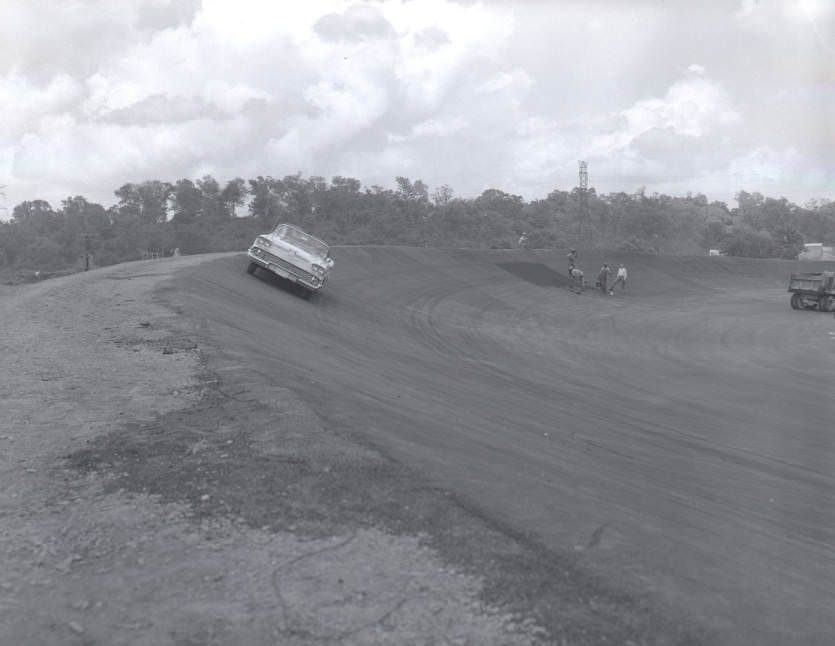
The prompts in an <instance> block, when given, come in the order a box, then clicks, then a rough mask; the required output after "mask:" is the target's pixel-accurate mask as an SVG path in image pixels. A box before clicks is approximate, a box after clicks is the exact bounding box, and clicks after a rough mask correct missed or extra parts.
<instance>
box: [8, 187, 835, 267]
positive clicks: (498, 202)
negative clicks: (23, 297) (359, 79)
mask: <svg viewBox="0 0 835 646" xmlns="http://www.w3.org/2000/svg"><path fill="white" fill-rule="evenodd" d="M114 195H115V197H116V199H117V202H116V203H115V204H114V205H113V206H111V207H110V208H105V207H103V206H102V205H101V204H97V203H95V202H91V201H89V200H87V199H86V198H84V197H82V196H80V195H79V196H75V197H68V198H67V199H65V200H62V202H61V204H60V206H59V207H58V208H53V206H52V205H50V204H49V203H48V202H46V201H44V200H32V201H25V202H22V203H20V204H18V205H16V206H15V207H14V209H13V211H12V217H11V219H10V220H9V221H8V222H0V269H2V270H4V271H6V273H8V272H9V271H16V270H17V271H42V272H54V271H60V270H70V269H78V268H81V267H82V265H83V264H86V263H89V262H91V261H92V263H94V264H95V265H108V264H113V263H118V262H123V261H127V260H136V259H140V258H143V257H148V256H150V255H160V256H165V255H171V254H172V253H173V252H174V250H175V249H177V250H179V252H180V253H183V254H192V253H205V252H214V251H231V250H236V249H240V250H243V249H245V248H246V247H247V246H248V245H249V243H250V242H251V241H252V239H253V238H254V237H255V235H257V234H258V233H263V232H264V231H267V230H271V229H272V228H273V227H274V226H275V225H276V224H278V223H280V222H292V223H295V224H297V225H299V226H301V227H302V228H304V229H306V230H308V231H310V232H311V233H313V234H314V235H317V236H319V237H321V238H322V239H323V240H326V241H327V242H328V243H330V244H334V245H336V244H359V245H361V244H371V245H377V244H381V245H411V246H432V247H471V248H510V247H513V246H515V244H516V241H517V240H518V238H519V236H520V234H521V233H522V232H526V233H527V235H528V238H529V240H530V245H531V246H532V247H534V248H566V247H583V248H591V247H598V248H607V249H622V250H629V251H636V252H644V253H665V254H704V253H707V251H708V250H709V249H718V250H720V251H721V252H722V253H725V254H728V255H733V256H750V257H760V258H796V257H797V255H798V253H799V252H800V251H801V250H802V249H803V243H804V242H824V243H830V242H832V241H833V240H835V202H832V201H811V202H809V203H807V204H806V205H804V206H798V205H796V204H793V203H792V202H789V201H788V200H786V199H785V198H771V197H764V196H763V195H761V194H760V193H748V192H745V191H741V192H739V193H738V194H737V195H736V202H737V205H736V206H734V207H732V208H730V207H729V206H728V205H727V204H726V203H724V202H718V201H713V202H709V201H708V199H707V198H706V197H705V196H704V195H702V194H697V195H695V196H694V195H690V194H688V195H687V196H685V197H673V196H669V195H664V194H658V193H654V194H652V195H647V194H646V192H645V191H644V190H638V191H636V192H634V193H623V192H619V193H609V194H601V195H598V194H597V192H596V191H595V190H594V189H593V188H592V189H589V190H588V191H587V193H586V195H585V198H586V199H585V203H586V205H587V206H586V207H585V208H584V207H583V202H584V200H583V199H582V197H583V196H582V194H581V193H580V189H577V188H575V189H573V190H570V191H563V190H554V191H552V192H551V193H549V194H548V195H547V196H546V197H544V198H542V199H536V200H531V201H526V200H524V199H523V198H522V197H521V196H519V195H513V194H511V193H506V192H504V191H501V190H498V189H487V190H485V191H484V192H483V193H481V195H479V196H478V197H475V198H461V197H457V196H456V195H455V194H454V191H453V189H452V188H451V187H449V186H447V185H443V186H440V187H437V188H435V189H434V190H430V187H429V186H427V185H426V184H425V183H424V182H422V181H421V180H414V181H412V180H411V179H409V178H407V177H398V178H396V187H395V188H393V189H390V188H384V187H382V186H376V185H375V186H370V187H364V186H363V185H362V184H361V182H360V181H359V180H356V179H353V178H349V177H341V176H335V177H332V178H331V179H330V180H327V179H325V178H323V177H317V176H311V177H305V176H303V175H302V174H300V173H298V174H295V175H287V176H285V177H283V178H275V177H270V176H258V177H256V178H254V179H248V180H244V179H242V178H235V179H232V180H230V181H228V182H226V183H225V184H223V185H221V184H220V183H219V182H218V181H217V180H215V179H214V178H213V177H211V176H209V175H207V176H205V177H203V178H201V179H199V180H196V181H192V180H189V179H181V180H178V181H177V182H175V183H170V182H163V181H159V180H150V181H145V182H142V183H129V184H125V185H123V186H122V187H120V188H119V189H118V190H116V191H115V192H114Z"/></svg>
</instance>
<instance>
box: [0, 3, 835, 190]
mask: <svg viewBox="0 0 835 646" xmlns="http://www.w3.org/2000/svg"><path fill="white" fill-rule="evenodd" d="M662 4H663V3H662ZM668 4H669V3H668ZM766 4H767V5H768V6H765V5H766ZM589 5H591V6H589ZM830 6H835V3H823V2H818V1H817V0H814V1H813V0H803V2H799V0H798V1H796V2H794V3H793V4H791V3H789V0H785V1H784V2H783V3H782V4H777V5H775V4H774V3H764V2H761V3H756V2H743V3H741V4H734V5H733V6H730V7H729V6H728V5H727V4H725V3H721V5H720V3H714V4H710V3H708V4H707V5H706V6H705V7H701V6H700V7H699V8H698V9H696V8H694V9H686V10H685V9H682V10H681V11H678V10H673V9H672V8H670V7H667V8H664V7H659V6H658V3H634V4H632V5H630V6H629V7H628V10H627V8H625V5H623V4H622V3H614V2H612V3H586V4H583V3H568V4H565V3H559V5H557V4H556V3H531V4H529V5H525V6H524V7H522V6H521V5H519V4H518V3H515V4H514V3H491V2H453V1H450V0H421V2H414V1H409V0H386V1H382V0H367V1H364V2H363V1H353V0H309V1H308V2H305V3H280V2H264V1H263V0H203V2H202V3H197V2H196V0H43V1H42V2H37V3H35V2H25V1H24V0H11V1H9V2H4V3H0V99H2V100H3V103H4V106H5V111H4V116H3V126H4V127H3V129H2V130H1V131H0V184H6V185H8V188H7V189H6V193H7V195H8V201H9V203H10V204H11V205H14V204H16V203H17V202H19V201H22V200H23V199H35V198H45V199H50V200H52V201H55V200H59V199H61V198H62V197H66V195H67V194H70V193H73V194H75V193H80V192H83V193H87V194H88V197H90V198H91V199H96V200H99V201H103V202H105V203H107V204H109V203H112V192H113V190H115V189H116V188H118V187H119V186H120V185H121V184H122V183H124V182H126V181H142V180H144V179H154V178H156V179H168V180H176V179H179V178H181V177H194V175H193V174H194V173H205V172H206V169H214V172H216V173H223V175H221V176H218V179H219V180H221V181H222V180H223V179H225V178H228V177H231V176H234V175H242V176H253V175H257V174H270V175H278V176H280V175H282V174H287V173H294V172H296V171H302V172H303V173H307V174H316V175H324V176H329V175H331V174H343V175H352V176H355V177H357V178H358V179H360V180H362V181H363V182H365V183H380V184H387V185H391V183H392V181H393V177H395V176H396V175H403V174H410V175H412V176H413V177H415V178H416V177H420V178H421V179H423V180H424V181H427V182H428V183H430V184H431V185H438V184H444V183H445V184H449V185H451V186H453V188H455V190H456V193H457V194H459V195H468V194H472V193H474V192H478V191H480V190H482V189H483V188H487V187H495V188H501V189H503V190H507V191H510V192H516V193H522V194H524V195H527V196H528V197H537V196H541V195H542V194H547V192H550V191H551V190H553V189H554V188H558V187H562V188H570V187H571V186H574V185H575V183H576V173H577V169H576V163H577V160H578V159H588V160H589V161H590V162H591V172H590V178H591V183H592V185H595V186H596V187H597V188H598V190H600V191H606V190H620V189H621V188H626V187H629V186H631V187H635V186H638V185H641V184H645V185H648V186H651V185H652V184H653V182H655V184H656V185H658V186H662V185H663V186H668V187H675V186H685V185H686V187H687V189H686V190H694V191H698V190H701V189H700V187H699V186H698V182H699V181H704V182H705V183H706V184H707V185H709V186H711V187H714V186H715V187H717V190H720V189H721V190H724V191H726V195H727V194H729V193H732V192H733V191H735V190H738V189H737V188H736V187H735V183H737V182H740V181H743V180H744V181H746V182H751V183H752V186H751V187H750V188H752V189H753V190H756V187H755V186H753V184H755V183H756V182H769V181H771V182H773V181H777V180H771V179H769V178H770V177H771V176H772V175H773V174H774V172H777V171H776V170H775V169H776V168H782V169H783V171H782V172H783V175H782V177H783V178H784V180H780V181H785V182H788V181H792V182H795V183H796V185H797V186H798V187H800V188H799V189H798V190H801V191H802V190H805V189H804V188H803V187H808V186H811V184H810V183H814V186H815V187H816V188H814V190H815V191H818V190H823V189H822V188H821V187H825V186H826V183H827V181H828V182H829V186H830V187H833V186H835V182H833V177H835V167H833V165H832V162H831V161H829V157H828V156H827V155H826V151H827V150H829V148H831V146H827V145H826V142H827V141H828V138H831V136H832V133H835V130H833V129H832V128H829V127H828V119H829V116H828V115H829V112H827V110H826V107H827V106H828V105H829V103H827V98H828V94H827V90H826V88H828V87H829V86H830V85H831V81H832V66H831V58H830V54H829V53H828V52H827V51H826V50H825V49H824V48H822V47H821V46H820V44H819V39H816V38H815V33H816V34H818V35H819V36H821V35H826V34H828V33H831V31H830V30H831V29H832V18H833V15H832V14H833V11H832V10H831V9H830V8H829V7H830ZM737 8H738V9H739V11H738V12H737V13H738V18H739V19H737V20H734V19H732V15H733V12H734V11H735V10H736V9H737ZM786 12H789V13H786ZM791 12H794V13H791ZM789 14H791V15H789ZM781 17H782V18H786V17H790V18H793V17H796V18H798V19H797V20H794V19H792V20H782V21H780V20H778V19H779V18H781ZM682 24H687V26H688V30H687V31H686V32H685V31H682V30H681V25H682ZM777 25H779V26H777ZM810 25H813V26H814V28H815V30H816V31H815V32H814V33H812V31H810ZM775 30H778V31H775ZM691 32H692V35H691ZM673 33H675V34H676V37H675V38H673V37H671V36H670V34H673ZM777 33H779V36H780V38H775V37H774V36H775V34H777ZM753 52H756V56H754V54H753ZM681 70H684V72H682V71H681ZM776 89H780V90H783V91H784V92H783V94H780V95H779V96H778V94H777V92H776ZM758 150H759V151H761V152H760V153H758V154H759V157H757V156H756V155H755V156H754V157H751V155H752V154H753V153H752V152H751V151H758ZM789 150H793V151H794V154H786V152H785V151H789ZM763 151H766V152H763ZM767 151H772V152H773V151H783V152H779V153H773V154H772V153H769V152H767ZM774 155H776V157H774ZM734 160H736V161H734ZM810 160H811V161H810ZM769 164H771V165H769ZM746 168H747V169H748V170H747V171H745V169H746ZM757 168H759V170H758V171H754V170H751V169H757ZM798 168H802V169H804V171H805V172H806V174H801V173H799V172H797V171H796V170H794V171H792V170H791V169H798ZM713 169H722V172H724V173H725V177H724V179H722V173H721V172H715V171H714V170H713ZM745 173H747V174H745ZM792 173H794V174H792ZM809 177H814V178H817V179H815V180H814V182H812V180H809V179H807V178H809ZM758 178H759V179H758ZM786 178H790V179H786ZM721 187H725V188H723V189H722V188H721ZM809 190H810V191H811V190H812V188H809ZM833 190H835V189H833Z"/></svg>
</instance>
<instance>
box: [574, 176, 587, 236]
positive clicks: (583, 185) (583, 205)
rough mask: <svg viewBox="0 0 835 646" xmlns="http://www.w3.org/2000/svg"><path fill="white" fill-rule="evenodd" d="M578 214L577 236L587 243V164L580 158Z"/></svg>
mask: <svg viewBox="0 0 835 646" xmlns="http://www.w3.org/2000/svg"><path fill="white" fill-rule="evenodd" d="M579 165H580V184H579V189H580V195H579V197H580V216H579V221H578V227H577V230H578V231H577V232H578V237H579V239H580V243H581V244H582V245H586V244H587V243H588V240H587V238H588V234H589V164H588V162H585V161H582V160H580V162H579Z"/></svg>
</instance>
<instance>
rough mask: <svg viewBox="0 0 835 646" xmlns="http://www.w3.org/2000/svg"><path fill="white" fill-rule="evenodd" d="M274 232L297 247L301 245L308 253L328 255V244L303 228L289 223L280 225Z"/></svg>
mask: <svg viewBox="0 0 835 646" xmlns="http://www.w3.org/2000/svg"><path fill="white" fill-rule="evenodd" d="M274 233H275V234H276V235H277V236H278V237H279V238H281V239H282V240H286V241H287V242H289V243H291V244H294V245H295V246H297V247H301V248H302V249H304V250H305V251H307V252H308V253H312V254H315V255H317V256H322V257H323V258H324V257H326V256H327V255H328V245H326V244H325V243H324V242H322V241H321V240H318V239H317V238H314V237H313V236H312V235H310V234H308V233H305V232H304V231H302V230H301V229H297V228H296V227H292V226H290V225H289V224H281V225H279V226H278V227H276V229H275V232H274Z"/></svg>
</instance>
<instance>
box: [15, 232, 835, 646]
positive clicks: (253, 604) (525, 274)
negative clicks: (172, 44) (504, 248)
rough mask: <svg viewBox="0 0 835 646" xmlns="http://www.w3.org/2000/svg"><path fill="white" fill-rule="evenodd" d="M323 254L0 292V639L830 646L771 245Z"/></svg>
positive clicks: (808, 445) (797, 351) (808, 330)
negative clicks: (706, 250)
mask: <svg viewBox="0 0 835 646" xmlns="http://www.w3.org/2000/svg"><path fill="white" fill-rule="evenodd" d="M334 255H335V259H336V269H335V273H334V277H333V280H332V281H331V283H330V284H329V285H328V286H327V288H326V290H324V291H323V292H322V293H320V294H317V295H316V296H314V298H313V299H312V300H311V301H309V302H308V301H304V300H303V299H301V298H299V297H298V295H297V294H294V293H293V292H292V291H291V290H288V289H286V288H285V287H284V286H282V285H280V284H278V283H277V282H276V281H273V280H270V279H269V278H266V277H264V276H256V277H252V276H248V275H247V274H246V273H245V272H244V268H245V266H246V263H245V260H244V259H243V257H242V256H241V255H240V254H221V255H216V256H202V257H182V258H175V259H166V260H162V261H153V262H150V261H149V262H141V263H128V264H125V265H120V266H116V267H110V268H104V269H99V270H95V271H91V272H88V273H84V274H78V275H74V276H68V277H63V278H58V279H54V280H49V281H45V282H42V283H38V284H34V285H28V286H18V287H2V288H0V352H2V357H3V367H4V370H3V371H2V373H0V378H1V379H2V384H0V387H2V391H3V394H4V396H3V415H2V418H0V446H2V453H1V454H0V455H2V461H0V479H2V482H0V514H2V524H0V559H2V563H3V568H2V572H0V635H2V643H4V644H5V643H9V644H22V645H30V644H31V645H35V644H38V645H40V644H108V645H109V644H291V645H292V644H299V645H301V644H320V643H339V644H377V643H379V644H383V643H385V644H474V645H476V644H478V645H481V644H537V643H547V644H552V643H553V644H602V643H611V644H630V643H631V644H696V643H730V644H733V643H740V644H743V643H750V644H754V643H757V644H768V643H773V644H778V643H780V644H787V643H797V644H801V643H803V644H814V643H820V644H823V643H827V642H825V641H824V638H825V637H826V636H827V635H831V634H832V629H833V627H835V620H833V617H832V616H831V612H830V611H831V607H832V605H831V604H830V603H829V602H830V601H831V600H832V598H833V590H835V583H834V582H835V568H833V567H832V566H831V563H832V561H831V556H832V554H831V551H832V547H831V546H832V545H833V544H835V542H834V541H833V540H831V539H832V538H833V533H835V524H833V523H832V520H833V511H832V510H833V505H832V504H831V503H832V500H833V478H832V473H831V464H832V458H833V442H832V437H831V432H830V431H829V424H831V419H832V406H831V404H829V403H828V402H827V401H826V400H822V399H820V398H819V397H818V395H819V394H820V391H821V388H820V385H819V384H820V383H821V380H825V379H828V380H830V381H829V382H826V383H831V378H832V376H833V374H832V373H833V368H832V362H831V359H832V346H831V345H827V344H828V343H830V339H829V336H828V335H829V331H830V330H831V329H832V318H831V317H830V316H826V315H823V314H817V313H813V312H796V311H792V310H791V309H790V308H789V307H788V299H787V295H786V294H785V286H784V283H785V279H786V278H787V275H788V272H789V271H791V270H792V269H796V268H799V267H801V266H802V265H800V264H798V263H780V262H759V263H758V262H755V261H732V260H729V259H721V258H720V259H713V258H711V259H706V258H705V259H695V258H694V259H669V258H667V259H664V258H639V257H629V256H624V257H622V258H621V257H618V256H615V255H610V256H608V258H607V260H609V262H610V263H617V262H619V261H620V260H624V261H625V262H627V264H628V265H629V268H630V272H631V278H630V282H629V284H628V285H627V289H626V291H623V292H618V293H617V294H616V295H615V296H613V297H608V296H604V295H602V294H599V293H593V292H589V293H587V294H583V295H575V294H573V293H571V292H570V291H568V290H567V289H565V288H564V285H565V284H566V279H565V276H564V273H563V268H562V266H561V265H562V260H561V259H562V254H555V253H548V252H533V253H522V252H516V251H510V252H499V251H496V252H455V251H452V250H438V251H435V250H417V249H405V248H341V249H337V250H336V251H335V254H334ZM581 261H582V262H581V266H582V267H583V268H584V269H585V270H586V275H587V276H589V275H591V274H593V273H596V272H595V271H592V267H593V266H594V265H597V264H599V263H600V262H601V261H602V256H591V257H589V258H584V257H583V255H582V254H581ZM594 268H595V269H596V267H594ZM789 327H792V329H793V334H791V335H789V336H788V337H787V336H786V335H785V330H786V329H788V328H789ZM792 406H799V408H791V407H792ZM792 411H794V412H792ZM798 411H800V412H798ZM827 465H829V467H830V468H828V467H827ZM827 558H829V559H830V560H829V561H827ZM827 563H829V564H830V565H827ZM827 608H829V609H830V610H827Z"/></svg>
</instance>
